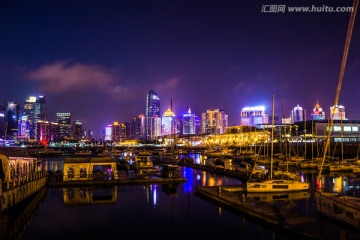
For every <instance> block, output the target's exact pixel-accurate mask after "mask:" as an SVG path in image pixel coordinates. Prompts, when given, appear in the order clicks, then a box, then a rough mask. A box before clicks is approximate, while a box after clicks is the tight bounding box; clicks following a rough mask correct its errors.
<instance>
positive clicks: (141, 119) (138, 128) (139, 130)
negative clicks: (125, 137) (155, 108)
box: [130, 114, 146, 140]
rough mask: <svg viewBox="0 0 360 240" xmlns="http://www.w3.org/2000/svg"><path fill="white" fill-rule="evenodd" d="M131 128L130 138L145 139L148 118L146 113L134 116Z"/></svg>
mask: <svg viewBox="0 0 360 240" xmlns="http://www.w3.org/2000/svg"><path fill="white" fill-rule="evenodd" d="M130 129H131V130H130V139H138V140H144V139H145V138H146V118H145V116H144V114H140V115H139V116H137V117H134V118H133V120H132V122H131V126H130Z"/></svg>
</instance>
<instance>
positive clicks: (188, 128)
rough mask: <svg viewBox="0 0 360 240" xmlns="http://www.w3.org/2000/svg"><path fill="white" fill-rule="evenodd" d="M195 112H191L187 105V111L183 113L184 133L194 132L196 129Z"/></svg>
mask: <svg viewBox="0 0 360 240" xmlns="http://www.w3.org/2000/svg"><path fill="white" fill-rule="evenodd" d="M195 124H196V122H195V114H194V113H191V110H190V107H188V111H187V113H185V114H183V118H182V126H183V131H182V133H183V134H184V135H187V134H195V129H196V125H195Z"/></svg>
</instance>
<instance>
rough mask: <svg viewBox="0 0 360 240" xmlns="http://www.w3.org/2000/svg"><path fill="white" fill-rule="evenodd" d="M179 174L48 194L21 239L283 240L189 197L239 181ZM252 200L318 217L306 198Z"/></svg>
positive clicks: (311, 178)
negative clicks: (175, 179) (168, 180)
mask: <svg viewBox="0 0 360 240" xmlns="http://www.w3.org/2000/svg"><path fill="white" fill-rule="evenodd" d="M200 157H201V156H200V155H198V156H197V157H196V158H194V159H195V162H200V161H201V159H202V158H200ZM196 159H197V160H196ZM61 162H63V159H60V160H59V162H58V163H55V159H48V161H47V160H45V161H44V166H46V167H47V169H49V170H52V171H56V168H57V170H59V169H61ZM179 173H180V176H181V177H185V178H186V179H187V180H186V182H184V183H177V184H148V185H129V186H116V187H113V188H95V189H94V188H91V187H90V188H88V187H81V188H60V189H49V191H48V192H47V195H46V198H44V200H43V201H41V202H37V205H36V209H38V211H36V215H34V216H33V217H32V218H31V219H30V220H28V222H27V227H26V231H24V233H23V235H22V236H21V239H85V238H88V239H97V238H100V239H104V238H110V237H112V238H113V234H114V231H115V232H117V231H118V230H119V232H120V231H121V234H120V233H119V237H121V238H124V239H130V238H138V237H149V236H151V235H149V233H152V234H154V236H156V237H157V238H159V237H160V238H161V237H162V238H173V236H174V234H175V236H176V237H177V239H179V238H184V239H194V238H197V237H198V238H201V239H203V238H210V237H214V236H219V237H220V236H222V237H224V233H226V234H225V235H226V237H227V239H239V236H241V238H244V239H248V238H259V239H278V240H280V239H288V238H286V237H283V236H282V235H281V233H275V232H274V231H273V230H270V229H268V228H266V227H263V226H261V225H259V224H255V223H253V222H252V221H250V220H248V219H246V218H244V217H243V216H240V215H238V214H235V213H233V212H230V211H228V210H226V209H225V208H222V207H219V206H217V205H216V204H213V203H210V202H208V201H206V200H204V199H201V198H199V197H197V196H195V194H194V193H195V192H196V189H195V188H196V187H200V186H228V185H238V184H242V181H241V180H240V179H236V178H232V177H227V176H223V175H218V174H216V173H212V172H206V171H202V170H199V169H195V168H191V167H180V171H179ZM300 173H301V175H302V176H303V179H304V181H308V182H310V183H311V186H312V188H315V187H316V186H317V184H318V183H319V182H320V181H318V179H317V172H316V171H315V172H306V171H301V172H300ZM321 182H322V183H323V187H329V188H330V189H333V191H336V192H341V193H345V194H348V195H353V194H354V193H357V191H356V190H358V189H359V179H357V178H355V177H354V176H351V174H348V175H347V174H337V175H334V174H324V175H323V176H322V179H321ZM248 197H250V196H248ZM253 197H254V198H257V199H259V200H262V201H265V202H271V203H276V204H280V203H281V204H283V205H284V204H285V203H286V204H289V205H287V206H289V208H290V207H291V208H296V209H297V211H301V212H302V213H303V214H304V213H306V214H307V215H308V216H314V217H317V212H316V209H315V204H314V198H313V195H312V193H311V192H305V193H302V194H301V195H299V194H291V193H289V194H281V195H279V194H275V195H266V196H261V195H258V196H253ZM295 203H296V205H295ZM40 205H41V207H39V206H40ZM73 206H76V207H73ZM49 219H51V221H49ZM143 223H146V224H143ZM140 224H141V228H139V227H140ZM7 227H10V226H7ZM60 227H61V231H60V230H59V228H60ZM89 229H91V231H89ZM11 231H13V230H11ZM154 231H155V232H154ZM14 239H15V238H14Z"/></svg>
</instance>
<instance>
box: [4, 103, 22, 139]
mask: <svg viewBox="0 0 360 240" xmlns="http://www.w3.org/2000/svg"><path fill="white" fill-rule="evenodd" d="M19 113H20V105H19V104H18V103H16V102H9V103H8V106H7V109H6V117H5V122H6V123H5V132H6V135H7V136H9V137H15V136H16V135H17V133H18V127H19V126H18V121H19V120H20V119H19Z"/></svg>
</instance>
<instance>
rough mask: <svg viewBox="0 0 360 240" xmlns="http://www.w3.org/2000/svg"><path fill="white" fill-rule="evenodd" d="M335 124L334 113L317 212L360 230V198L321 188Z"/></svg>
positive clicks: (341, 74)
mask: <svg viewBox="0 0 360 240" xmlns="http://www.w3.org/2000/svg"><path fill="white" fill-rule="evenodd" d="M358 4H359V0H354V2H353V9H354V10H353V12H352V13H351V16H350V21H349V26H348V32H347V37H346V43H345V48H344V52H343V59H342V64H341V69H340V74H339V79H338V86H337V89H336V94H335V100H334V106H337V105H338V101H339V96H340V90H341V84H342V80H343V76H344V72H345V66H346V59H347V55H348V51H349V46H350V40H351V35H352V31H353V26H354V22H355V16H356V12H357V8H358ZM333 122H334V113H332V115H331V118H330V121H329V126H328V129H329V130H328V132H327V137H326V139H325V140H326V144H325V147H324V154H323V161H322V164H321V165H320V171H319V175H318V179H319V186H318V188H317V190H316V191H315V200H316V210H317V212H318V213H320V214H322V215H325V216H327V217H329V218H330V219H333V220H336V221H339V222H340V223H344V224H348V225H350V226H352V227H355V228H356V229H360V198H359V197H356V196H345V195H340V194H337V193H333V192H328V191H325V189H323V188H322V186H321V181H322V179H321V175H322V167H323V164H324V161H325V154H326V151H327V149H328V147H329V145H330V137H331V129H332V127H333Z"/></svg>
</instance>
